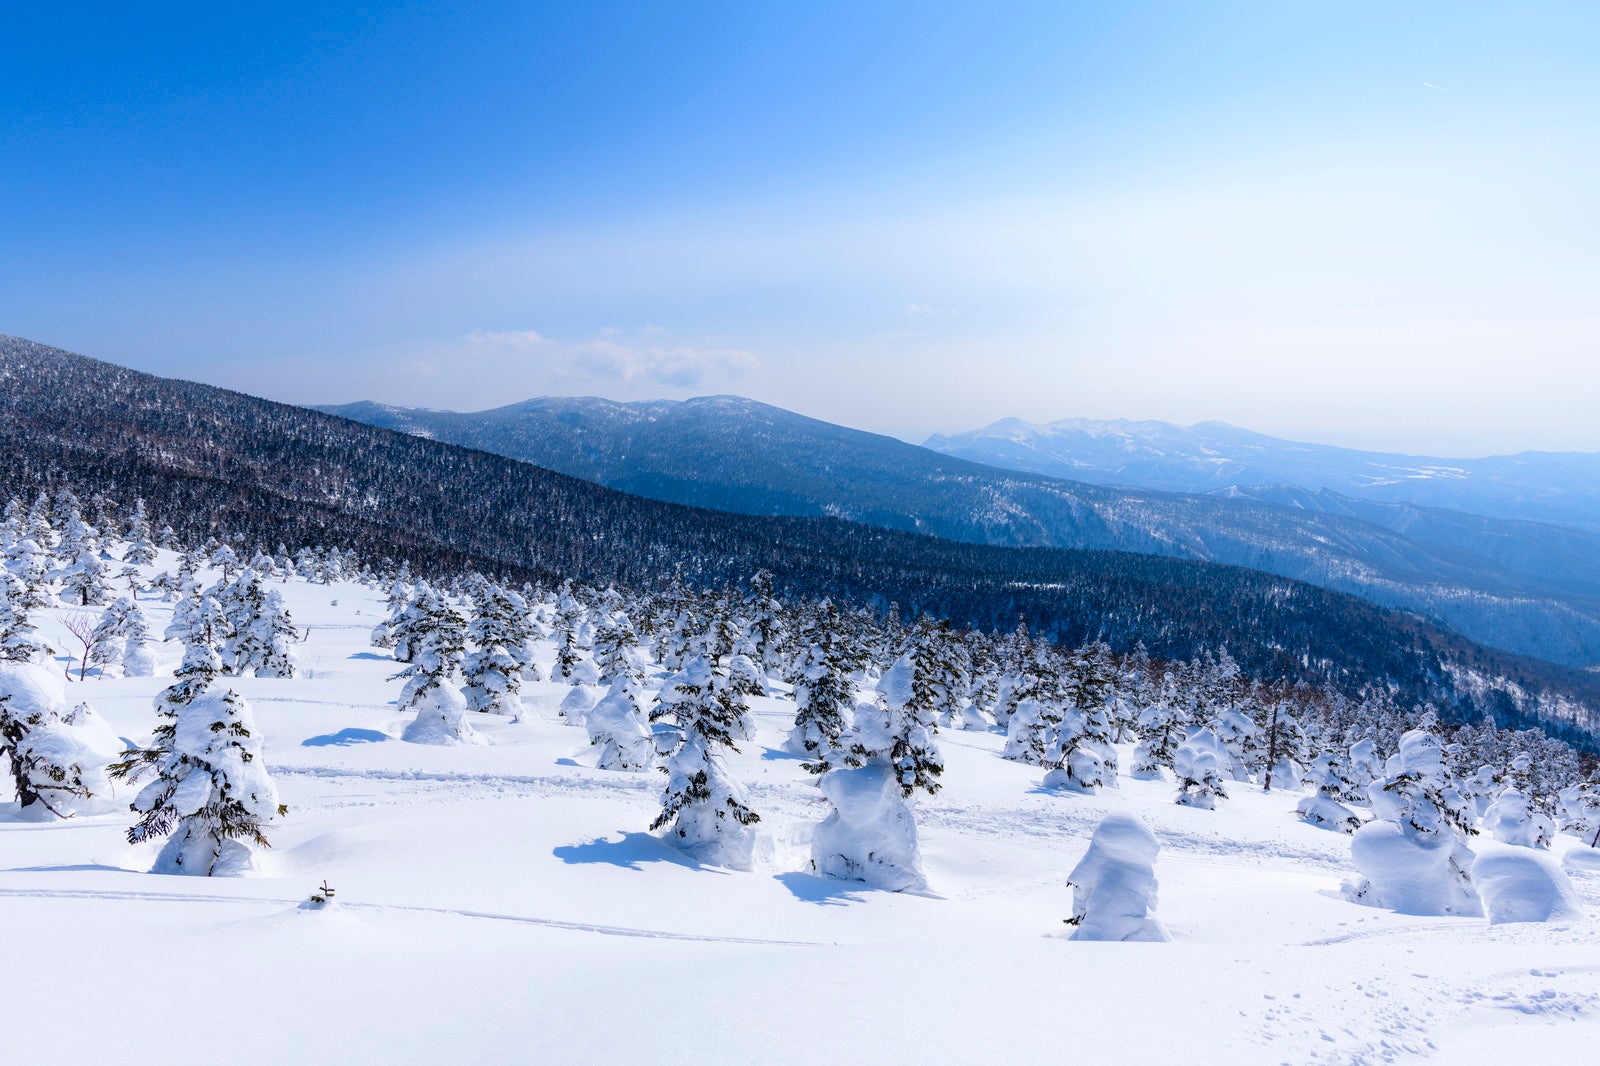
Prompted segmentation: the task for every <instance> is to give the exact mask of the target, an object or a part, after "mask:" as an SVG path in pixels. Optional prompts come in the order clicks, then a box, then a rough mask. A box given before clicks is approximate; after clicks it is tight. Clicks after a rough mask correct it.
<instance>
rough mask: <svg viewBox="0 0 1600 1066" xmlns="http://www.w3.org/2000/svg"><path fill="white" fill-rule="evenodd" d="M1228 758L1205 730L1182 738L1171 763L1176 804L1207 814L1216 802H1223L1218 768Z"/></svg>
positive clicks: (1224, 789)
mask: <svg viewBox="0 0 1600 1066" xmlns="http://www.w3.org/2000/svg"><path fill="white" fill-rule="evenodd" d="M1228 758H1229V756H1228V753H1227V751H1226V750H1225V749H1224V748H1223V746H1222V741H1220V740H1218V739H1217V735H1216V734H1215V733H1213V732H1212V731H1211V730H1210V729H1209V728H1203V729H1197V730H1195V731H1194V732H1193V733H1190V734H1189V736H1187V737H1185V738H1184V741H1183V743H1182V744H1179V745H1178V750H1177V752H1176V753H1174V755H1173V760H1172V772H1173V775H1174V776H1175V777H1177V779H1178V798H1177V802H1178V804H1179V805H1180V806H1184V807H1199V808H1200V809H1201V810H1207V811H1209V810H1214V809H1215V808H1216V806H1217V800H1219V799H1227V798H1228V790H1227V788H1226V787H1225V786H1224V785H1223V783H1222V781H1223V779H1222V768H1223V767H1224V766H1226V765H1227V762H1228Z"/></svg>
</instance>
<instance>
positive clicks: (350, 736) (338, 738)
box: [300, 729, 389, 748]
mask: <svg viewBox="0 0 1600 1066" xmlns="http://www.w3.org/2000/svg"><path fill="white" fill-rule="evenodd" d="M388 739H389V734H387V733H380V732H378V731H377V730H376V729H341V730H339V731H338V732H337V733H324V734H322V736H320V737H307V738H306V739H304V740H302V741H301V742H300V746H301V747H302V748H347V747H349V746H350V745H351V744H377V743H380V742H382V741H385V740H388Z"/></svg>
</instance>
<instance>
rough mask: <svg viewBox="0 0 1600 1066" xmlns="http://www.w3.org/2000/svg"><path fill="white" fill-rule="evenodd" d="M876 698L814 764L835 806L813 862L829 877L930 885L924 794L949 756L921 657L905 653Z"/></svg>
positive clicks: (894, 886) (821, 828)
mask: <svg viewBox="0 0 1600 1066" xmlns="http://www.w3.org/2000/svg"><path fill="white" fill-rule="evenodd" d="M877 694H878V699H877V702H876V703H872V704H865V703H864V704H862V705H861V706H859V707H857V708H856V712H855V723H854V725H853V726H852V727H851V729H850V731H849V733H847V734H846V735H845V736H844V737H843V738H841V741H840V744H839V748H838V750H837V751H836V753H835V754H834V755H832V756H829V757H827V758H825V759H824V760H821V761H819V762H816V763H810V764H808V767H809V768H810V769H812V770H813V771H819V772H821V773H822V775H823V776H822V780H821V781H820V782H819V786H820V788H821V790H822V794H823V796H825V797H826V798H827V800H828V802H829V804H830V805H831V807H832V812H831V813H830V814H829V815H828V817H827V818H825V819H823V821H822V822H821V824H819V825H818V826H817V828H816V829H815V831H814V832H813V833H812V838H811V862H812V865H813V866H814V867H815V868H816V870H817V872H818V873H820V874H823V875H825V876H828V877H839V878H844V879H847V880H858V881H865V882H867V883H868V884H871V885H874V886H876V887H879V888H887V889H891V890H893V891H897V892H898V891H906V890H920V889H923V888H926V887H927V878H926V876H925V874H924V873H923V870H922V854H921V848H920V845H919V843H918V840H917V821H916V815H915V811H914V810H913V808H912V806H911V803H910V802H909V800H910V799H911V797H912V796H913V795H915V794H916V793H917V792H926V793H928V794H929V795H932V794H933V793H935V792H937V791H938V790H939V782H938V778H939V775H940V774H942V773H943V772H944V759H943V756H942V755H941V754H940V752H939V748H938V745H937V744H936V743H935V741H934V724H933V716H934V714H935V713H936V712H935V710H934V707H933V705H932V704H931V701H929V700H927V699H925V698H923V697H922V696H921V695H920V694H919V692H918V684H917V663H916V655H915V653H914V652H912V651H908V652H906V653H905V654H904V655H902V656H901V657H900V658H899V659H898V660H897V661H896V662H895V664H894V666H893V667H892V668H890V669H889V671H888V672H887V673H885V674H884V675H883V677H882V678H881V679H880V680H879V682H878V690H877Z"/></svg>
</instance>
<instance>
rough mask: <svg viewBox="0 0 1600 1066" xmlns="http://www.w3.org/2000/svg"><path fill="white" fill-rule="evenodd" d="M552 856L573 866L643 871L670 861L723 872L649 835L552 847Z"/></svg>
mask: <svg viewBox="0 0 1600 1066" xmlns="http://www.w3.org/2000/svg"><path fill="white" fill-rule="evenodd" d="M550 854H552V855H554V856H555V857H556V858H558V859H560V860H561V861H562V862H564V863H566V864H567V865H569V866H578V865H582V864H585V863H595V862H599V863H607V864H609V865H611V866H620V867H622V868H623V869H624V870H643V869H644V866H643V865H642V864H643V863H647V862H670V863H674V864H676V865H678V866H684V867H687V868H689V869H691V870H711V871H715V872H718V873H721V872H722V871H720V870H718V869H717V868H716V867H715V866H702V865H700V864H699V863H697V862H695V861H694V860H693V859H691V858H690V857H689V856H687V855H685V854H684V853H683V852H681V851H679V850H678V849H677V848H675V847H673V846H672V845H671V844H668V843H666V842H665V841H663V840H662V839H661V838H660V837H656V836H651V835H650V834H649V833H623V834H622V839H621V840H607V839H604V838H601V839H597V840H590V841H586V842H584V843H582V844H563V845H561V846H560V847H558V848H552V849H551V851H550Z"/></svg>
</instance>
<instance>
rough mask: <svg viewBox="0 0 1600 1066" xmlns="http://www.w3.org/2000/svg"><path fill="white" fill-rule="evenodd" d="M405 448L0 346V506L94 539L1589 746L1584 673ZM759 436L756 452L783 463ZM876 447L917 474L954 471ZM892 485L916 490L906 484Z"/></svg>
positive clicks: (781, 440)
mask: <svg viewBox="0 0 1600 1066" xmlns="http://www.w3.org/2000/svg"><path fill="white" fill-rule="evenodd" d="M702 406H703V407H707V408H709V409H710V410H711V412H712V413H713V415H717V417H714V418H713V419H712V421H714V422H718V423H721V424H723V425H724V426H729V425H730V424H731V429H732V433H731V440H732V441H733V442H734V443H739V442H745V441H748V440H750V439H751V438H750V434H751V433H752V432H756V431H757V430H759V428H760V425H761V424H762V423H759V422H758V423H756V424H755V425H754V426H753V427H751V426H746V427H744V428H739V424H738V423H739V420H738V419H731V420H730V419H729V418H728V417H726V414H725V412H724V413H723V414H721V415H718V414H717V412H719V411H722V410H723V409H724V408H725V407H726V406H727V403H726V402H725V401H712V402H710V403H709V404H706V405H702ZM734 406H735V407H737V406H739V405H738V404H735V405H734ZM767 410H769V411H770V410H771V409H767ZM779 416H781V417H779ZM618 417H619V418H624V419H625V420H631V419H633V417H634V415H633V414H632V413H629V412H622V413H620V414H618ZM645 417H649V415H648V412H646V413H645ZM773 417H774V418H776V419H777V421H778V422H779V423H786V422H787V421H788V420H789V419H793V418H795V417H796V416H792V415H785V414H784V413H783V412H776V413H775V414H774V416H773ZM421 428H422V427H421V426H418V425H413V426H412V427H411V432H410V433H397V432H392V431H390V430H387V429H381V428H375V427H372V426H367V425H362V424H359V423H357V422H354V421H350V420H347V419H344V418H337V417H333V416H331V415H326V414H320V413H318V412H315V411H309V410H306V409H304V408H297V407H290V406H287V405H284V404H277V403H272V402H270V401H267V400H262V399H257V398H255V397H251V396H245V395H242V394H239V393H235V392H229V391H227V390H224V389H218V388H213V387H210V386H206V385H200V384H195V383H191V382H183V381H172V380H168V379H164V378H158V377H153V376H151V375H148V374H141V373H137V372H135V371H131V370H127V369H125V368H122V367H117V366H113V365H111V364H108V363H103V362H99V361H96V360H92V359H86V358H84V357H82V356H77V355H73V354H72V353H69V352H64V351H60V350H58V349H54V348H48V347H45V346H43V345H39V344H34V343H32V342H29V341H25V340H19V339H16V338H9V337H0V499H4V498H6V497H7V496H11V495H17V496H20V497H23V498H30V499H31V498H32V497H33V495H34V494H35V493H37V492H40V491H55V490H60V489H71V490H72V491H73V492H75V493H76V494H77V495H78V496H79V498H80V499H82V500H83V501H85V503H86V505H87V506H89V507H90V509H91V512H92V513H93V514H95V515H97V516H102V517H100V520H101V521H115V520H116V516H118V515H120V514H124V513H126V511H125V508H126V507H127V506H129V505H130V503H131V501H132V499H133V498H134V497H136V496H137V497H142V498H143V499H144V500H145V501H146V503H147V504H148V507H149V511H150V513H151V515H152V516H153V517H154V518H155V519H156V521H158V522H170V523H172V524H173V525H174V527H176V528H177V529H178V531H179V533H180V534H181V535H183V536H184V537H186V538H188V539H189V540H191V541H195V540H203V539H204V538H206V537H208V536H219V537H226V538H228V539H229V540H230V541H231V542H232V543H234V544H236V545H237V546H239V547H240V548H241V549H243V550H244V551H245V552H250V551H252V550H253V549H255V548H258V547H259V548H268V549H271V548H272V547H274V546H275V545H277V544H279V543H284V544H287V545H291V546H293V545H301V544H304V545H315V544H322V545H329V546H339V547H341V548H347V549H353V550H355V551H357V552H359V553H360V554H361V555H362V556H363V557H365V558H366V559H368V560H370V561H377V560H381V559H383V558H385V557H387V558H389V559H391V560H395V559H409V560H410V561H411V562H412V563H413V565H415V566H418V567H419V568H420V569H421V570H422V571H423V572H433V573H439V572H441V571H446V572H454V573H459V572H460V571H461V570H462V569H464V568H466V567H475V568H478V569H481V570H484V571H486V572H491V573H498V574H504V575H506V576H508V577H510V578H512V579H514V580H520V579H523V578H528V579H540V580H546V581H548V580H552V579H559V578H564V577H572V578H576V579H578V580H582V581H586V582H589V583H593V584H599V585H604V584H607V583H617V584H622V585H630V586H633V587H636V588H640V587H649V586H654V585H658V584H660V583H662V582H665V581H670V580H671V579H672V578H673V575H674V574H680V575H682V576H683V577H684V578H685V579H687V580H692V581H696V582H705V583H718V584H731V583H734V582H738V581H741V580H744V579H746V578H748V577H749V576H750V575H752V574H753V573H754V572H755V571H756V570H757V569H758V568H766V569H769V570H770V571H772V573H773V575H774V578H775V580H776V583H777V586H778V588H779V589H780V591H781V594H783V595H791V594H798V595H805V596H810V597H817V596H828V597H832V598H835V599H838V600H842V601H844V602H845V603H853V604H858V605H864V606H872V607H876V608H877V609H880V610H881V609H886V608H887V607H888V605H889V604H890V603H891V602H895V603H898V604H899V605H900V608H901V610H902V612H904V613H905V614H906V615H907V616H915V615H916V614H918V613H921V612H927V613H930V614H932V615H934V616H935V617H941V618H948V619H950V620H952V621H953V622H955V623H956V624H958V625H968V624H970V625H976V626H980V627H982V628H985V629H990V630H993V629H1002V630H1009V629H1011V628H1012V627H1014V626H1015V625H1016V623H1017V620H1018V618H1019V617H1021V618H1025V619H1026V620H1027V621H1028V623H1029V624H1030V626H1031V627H1032V629H1033V631H1034V632H1037V633H1039V634H1041V635H1043V636H1046V637H1048V638H1050V639H1053V640H1058V641H1062V642H1065V643H1068V644H1077V643H1081V642H1082V641H1084V640H1088V639H1096V638H1099V639H1105V640H1107V641H1109V642H1110V643H1111V644H1112V645H1113V646H1114V647H1117V648H1119V649H1123V650H1127V649H1131V648H1132V647H1133V646H1134V645H1135V644H1136V643H1140V642H1142V643H1144V644H1145V645H1146V647H1147V648H1148V649H1149V650H1150V652H1151V653H1152V654H1153V655H1155V656H1158V657H1168V656H1182V657H1189V656H1193V655H1195V654H1197V653H1199V651H1200V650H1201V649H1203V648H1213V649H1215V648H1218V647H1226V648H1227V649H1228V650H1229V651H1230V652H1231V653H1232V654H1233V656H1234V658H1235V659H1236V660H1237V661H1238V662H1239V663H1240V665H1241V666H1242V667H1243V668H1244V669H1245V670H1247V671H1249V672H1251V673H1253V674H1255V675H1256V676H1263V677H1275V678H1291V679H1293V678H1306V679H1316V680H1321V681H1326V682H1329V683H1332V684H1335V685H1338V686H1339V687H1341V688H1342V689H1344V690H1345V691H1347V692H1351V693H1355V692H1358V691H1360V690H1363V689H1366V688H1369V687H1372V686H1377V687H1381V688H1382V689H1384V690H1387V691H1392V692H1394V693H1395V695H1396V698H1397V699H1399V700H1401V701H1402V702H1406V703H1413V702H1421V701H1429V702H1432V703H1435V704H1437V705H1438V707H1439V708H1440V710H1441V713H1443V714H1444V715H1445V716H1447V717H1451V718H1456V719H1462V718H1465V719H1470V720H1476V719H1478V718H1480V717H1481V716H1482V715H1484V714H1486V713H1492V714H1493V715H1495V717H1496V719H1497V720H1498V721H1499V723H1500V724H1501V725H1511V726H1519V725H1525V724H1535V723H1537V724H1541V725H1544V726H1545V727H1546V728H1549V729H1550V730H1552V731H1553V732H1556V733H1557V734H1560V735H1566V736H1569V737H1572V738H1573V739H1576V740H1578V741H1579V742H1581V743H1585V744H1587V745H1590V746H1593V745H1594V744H1595V738H1596V737H1597V736H1600V730H1597V726H1600V715H1597V709H1600V677H1597V676H1596V675H1594V674H1592V673H1588V672H1585V671H1580V670H1573V669H1570V668H1565V667H1561V666H1556V665H1553V664H1551V663H1548V662H1544V661H1540V660H1536V659H1530V658H1526V657H1519V656H1516V655H1511V654H1508V653H1505V652H1502V651H1496V650H1494V649H1490V648H1485V647H1483V646H1481V645H1477V644H1473V643H1472V642H1470V641H1468V640H1466V639H1464V638H1463V637H1461V636H1460V635H1458V634H1456V633H1454V632H1451V631H1449V630H1446V629H1443V628H1441V627H1439V626H1436V625H1433V624H1431V623H1429V622H1427V621H1425V620H1422V619H1418V618H1416V617H1414V616H1411V615H1407V614H1402V613H1397V612H1393V611H1387V610H1383V609H1381V608H1378V607H1375V606H1374V605H1372V604H1371V603H1369V602H1367V601H1365V600H1361V599H1358V598H1356V597H1353V596H1349V595H1345V594H1342V593H1339V592H1334V591H1329V590H1327V589H1323V588H1317V587H1315V586H1312V585H1307V584H1304V583H1300V582H1295V581H1290V580H1286V579H1284V578H1280V577H1274V576H1271V575H1268V574H1264V573H1261V572H1259V571H1256V570H1248V569H1243V568H1239V567H1227V566H1218V565H1214V564H1209V563H1199V562H1192V561H1186V560H1180V559H1170V558H1160V557H1157V556H1153V555H1136V554H1128V553H1117V552H1097V551H1065V550H1059V549H1047V548H999V547H988V546H982V545H975V544H963V543H959V542H955V541H951V540H941V539H937V538H933V537H925V536H916V535H913V534H910V533H904V532H896V531H893V530H885V529H880V528H874V527H872V526H868V525H863V524H858V523H851V522H845V521H841V520H839V519H837V518H828V517H814V518H793V517H752V516H746V515H739V514H730V513H727V512H722V511H710V510H702V509H697V508H692V507H685V506H680V505H676V504H671V503H663V502H657V501H653V500H647V499H642V498H640V497H638V496H633V495H628V494H626V493H622V492H617V491H614V490H611V489H607V488H604V487H601V486H598V485H594V484H590V483H588V482H586V481H582V480H578V479H576V478H572V477H567V476H565V475H563V474H559V473H554V472H551V471H549V470H546V469H543V468H540V467H538V466H534V465H532V464H529V463H525V462H519V461H516V460H513V459H508V458H504V457H501V456H497V455H492V454H488V453H486V452H483V451H477V450H472V449H468V448H463V447H458V446H455V445H451V444H447V443H443V442H441V441H436V440H427V439H423V438H422V437H420V436H418V435H416V434H417V431H418V430H419V429H421ZM773 432H775V433H777V434H778V435H777V438H776V439H774V440H768V441H766V443H765V445H764V446H763V447H764V449H765V450H766V451H774V450H776V451H783V449H784V448H785V447H787V446H788V445H790V444H796V443H797V442H794V441H790V440H788V439H787V438H786V437H785V436H784V435H783V434H782V433H781V432H778V430H777V428H774V429H773ZM837 432H838V433H843V434H848V433H849V431H845V430H837ZM857 436H865V435H857ZM608 437H609V435H608V434H598V433H597V434H594V435H592V436H590V437H589V438H588V439H587V440H586V441H585V442H584V443H583V444H581V445H577V446H575V448H574V449H572V450H575V452H576V453H578V454H583V453H585V452H593V451H595V450H596V446H597V445H603V444H604V443H605V442H606V440H607V439H608ZM711 438H712V439H713V440H714V439H716V438H717V434H716V433H712V434H711ZM847 439H849V440H854V439H855V437H848V438H847ZM874 439H878V440H882V439H883V438H874ZM817 446H818V447H819V448H821V447H822V445H821V443H819V444H818V445H817ZM900 447H901V448H909V450H910V452H911V453H912V454H913V455H915V456H925V457H927V460H928V461H929V462H931V463H934V464H955V465H956V466H957V467H958V468H959V469H961V470H963V471H964V470H966V469H967V467H968V465H969V464H957V463H956V461H955V460H950V459H946V458H943V457H941V456H937V455H935V454H934V453H932V452H926V451H923V450H921V449H916V448H911V447H910V446H908V445H900ZM832 453H833V449H831V448H823V449H822V452H821V453H820V454H832ZM753 454H754V455H755V456H756V457H757V458H759V457H760V456H761V455H762V454H764V453H763V451H757V452H755V453H753ZM895 454H897V455H899V454H903V453H895ZM797 458H802V459H804V458H805V457H804V456H800V457H797ZM814 458H815V457H814V456H813V457H812V458H809V459H805V462H802V463H800V464H799V466H798V467H797V469H798V470H799V471H800V472H802V473H803V472H804V470H806V469H807V468H808V464H809V463H811V462H812V461H814ZM839 458H840V459H841V460H843V459H847V458H849V457H848V455H845V456H840V457H839ZM686 462H687V465H688V466H690V467H692V465H693V463H692V462H691V461H686ZM767 462H768V464H769V465H772V464H774V463H776V460H767ZM724 464H728V465H726V466H725V465H724ZM705 465H706V468H707V469H708V470H716V469H731V466H732V460H731V459H729V458H727V457H722V456H719V455H718V454H717V451H716V449H712V450H711V453H710V454H709V455H708V457H707V459H706V464H705ZM872 465H873V464H872V463H867V464H866V465H865V466H863V465H862V464H860V463H856V464H854V465H853V466H851V468H850V469H851V471H852V472H860V471H863V470H870V469H871V468H872ZM976 469H979V470H981V469H982V468H976ZM796 476H797V478H799V475H798V474H797V475H796ZM985 476H988V475H987V474H986V475H985ZM796 483H800V484H804V483H806V482H805V480H804V479H803V478H801V479H799V480H798V481H797V482H796ZM901 483H902V484H903V485H905V486H909V487H908V489H907V491H908V492H912V493H913V494H914V495H916V494H920V493H921V491H922V490H921V486H922V484H923V481H922V479H921V478H920V477H919V476H914V472H913V473H911V474H902V476H901ZM861 491H863V492H865V491H867V489H866V487H863V488H862V490H861ZM1258 506H1259V505H1258ZM107 516H108V517H107Z"/></svg>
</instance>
